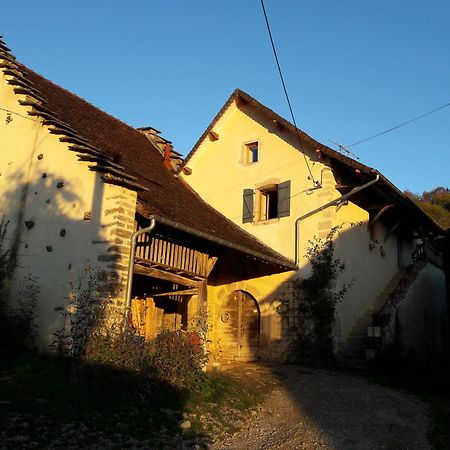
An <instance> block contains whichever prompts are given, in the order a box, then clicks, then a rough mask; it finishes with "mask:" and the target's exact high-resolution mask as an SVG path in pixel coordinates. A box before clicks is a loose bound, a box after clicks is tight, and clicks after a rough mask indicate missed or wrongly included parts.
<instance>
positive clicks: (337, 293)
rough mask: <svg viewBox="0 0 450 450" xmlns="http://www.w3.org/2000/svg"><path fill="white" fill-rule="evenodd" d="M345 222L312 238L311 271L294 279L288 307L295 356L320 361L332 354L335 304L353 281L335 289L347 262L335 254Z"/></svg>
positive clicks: (307, 253)
mask: <svg viewBox="0 0 450 450" xmlns="http://www.w3.org/2000/svg"><path fill="white" fill-rule="evenodd" d="M355 225H357V224H351V226H355ZM343 226H344V224H342V225H338V226H335V227H333V228H331V230H330V232H329V233H328V234H327V236H326V237H325V239H321V238H318V237H317V236H316V237H314V238H313V239H312V240H310V241H309V246H308V249H307V252H306V255H305V257H306V258H307V260H308V262H309V263H310V265H311V275H310V276H309V277H307V278H298V279H297V280H295V281H294V305H293V307H292V308H291V311H286V313H287V314H290V315H291V317H292V319H291V320H293V323H294V324H293V326H292V327H291V333H292V334H293V341H292V344H291V358H292V359H294V360H300V361H303V362H321V361H326V360H330V359H332V358H333V350H334V342H333V337H332V329H333V323H334V317H335V313H336V306H337V304H338V303H339V302H341V301H342V300H343V298H344V297H345V294H346V293H347V291H348V290H349V289H350V288H351V286H352V285H353V282H354V281H353V280H352V281H350V282H346V283H344V284H343V285H342V287H341V288H340V289H339V290H334V289H333V283H334V282H335V281H336V279H337V278H338V277H339V276H340V275H341V274H342V273H343V272H344V271H345V262H344V261H342V260H341V259H340V258H335V257H334V250H335V247H334V240H335V238H336V236H337V235H338V234H339V232H340V230H341V229H342V227H343Z"/></svg>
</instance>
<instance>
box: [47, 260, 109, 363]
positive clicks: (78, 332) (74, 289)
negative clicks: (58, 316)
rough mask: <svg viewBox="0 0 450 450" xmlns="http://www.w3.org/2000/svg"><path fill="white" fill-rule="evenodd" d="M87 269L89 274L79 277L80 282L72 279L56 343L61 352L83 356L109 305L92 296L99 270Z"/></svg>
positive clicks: (56, 333)
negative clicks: (99, 302) (97, 300)
mask: <svg viewBox="0 0 450 450" xmlns="http://www.w3.org/2000/svg"><path fill="white" fill-rule="evenodd" d="M85 273H86V274H87V275H82V276H80V277H79V278H78V284H77V285H74V284H73V283H70V294H69V295H68V297H67V300H68V303H67V306H66V307H65V309H64V311H63V321H62V326H61V328H60V329H59V330H57V331H56V332H55V333H54V336H55V341H54V342H53V347H54V348H55V349H56V351H57V353H58V354H59V355H61V356H67V357H73V358H80V357H83V355H84V354H85V350H86V345H87V342H88V341H89V339H90V336H91V333H92V332H93V331H94V330H95V329H96V328H97V327H98V326H100V325H101V323H102V321H103V318H104V312H105V311H104V309H105V305H99V304H97V303H96V302H95V301H94V300H93V298H92V294H93V292H94V290H95V288H96V285H97V278H96V274H95V273H93V272H92V271H91V270H90V269H86V270H85ZM86 277H87V278H86Z"/></svg>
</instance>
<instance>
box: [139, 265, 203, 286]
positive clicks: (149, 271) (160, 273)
mask: <svg viewBox="0 0 450 450" xmlns="http://www.w3.org/2000/svg"><path fill="white" fill-rule="evenodd" d="M134 273H135V274H137V275H144V276H146V277H152V278H158V279H160V280H167V281H171V282H172V283H177V284H181V285H183V286H189V287H197V286H198V283H199V282H198V281H196V280H191V279H190V278H186V277H183V276H181V275H175V274H174V273H170V272H165V271H164V270H159V269H153V268H150V267H145V266H143V265H141V264H135V265H134Z"/></svg>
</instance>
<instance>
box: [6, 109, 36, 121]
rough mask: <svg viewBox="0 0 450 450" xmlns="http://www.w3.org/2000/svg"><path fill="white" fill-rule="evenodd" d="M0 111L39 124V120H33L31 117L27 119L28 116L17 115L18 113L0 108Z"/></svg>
mask: <svg viewBox="0 0 450 450" xmlns="http://www.w3.org/2000/svg"><path fill="white" fill-rule="evenodd" d="M0 110H1V111H5V112H7V113H9V114H15V115H16V116H19V117H23V118H24V119H28V120H31V121H33V122H39V120H36V119H33V118H31V117H28V116H24V115H23V114H19V113H18V112H15V111H11V110H10V109H6V108H1V107H0Z"/></svg>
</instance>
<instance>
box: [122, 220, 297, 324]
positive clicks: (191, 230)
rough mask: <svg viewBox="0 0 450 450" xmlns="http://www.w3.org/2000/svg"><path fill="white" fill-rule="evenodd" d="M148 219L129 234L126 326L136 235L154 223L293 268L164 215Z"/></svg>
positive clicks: (148, 230) (283, 262) (149, 231)
mask: <svg viewBox="0 0 450 450" xmlns="http://www.w3.org/2000/svg"><path fill="white" fill-rule="evenodd" d="M148 219H149V220H150V225H149V226H148V227H145V228H141V229H140V230H137V231H135V232H134V233H133V234H132V235H131V239H130V258H129V262H128V278H127V292H126V302H125V309H124V315H125V325H124V326H126V324H127V317H128V313H129V311H130V306H131V294H132V288H133V268H134V258H135V253H136V240H137V237H138V236H140V235H141V234H145V233H151V232H152V231H153V229H154V228H155V226H156V223H160V224H161V225H166V226H168V227H170V228H174V229H176V230H180V231H183V232H185V233H188V234H191V235H194V236H197V237H199V238H201V239H205V240H207V241H210V242H213V243H215V244H219V245H222V246H224V247H228V248H231V249H233V250H236V251H239V252H241V253H245V254H247V255H250V256H253V257H255V258H258V259H261V260H263V261H266V262H268V263H271V264H274V265H276V266H281V267H285V268H287V269H291V270H294V269H295V264H294V263H291V264H286V261H283V260H281V259H278V258H274V257H272V256H268V255H264V254H263V253H260V252H257V251H255V250H251V249H249V248H247V247H244V246H243V245H239V244H234V243H232V242H228V241H226V240H225V239H222V238H219V237H217V236H212V235H211V234H208V233H204V232H203V231H199V230H196V229H194V228H191V227H189V226H187V225H183V224H181V223H178V222H175V221H173V220H170V219H166V218H165V217H160V216H158V215H156V214H151V215H150V216H148Z"/></svg>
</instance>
